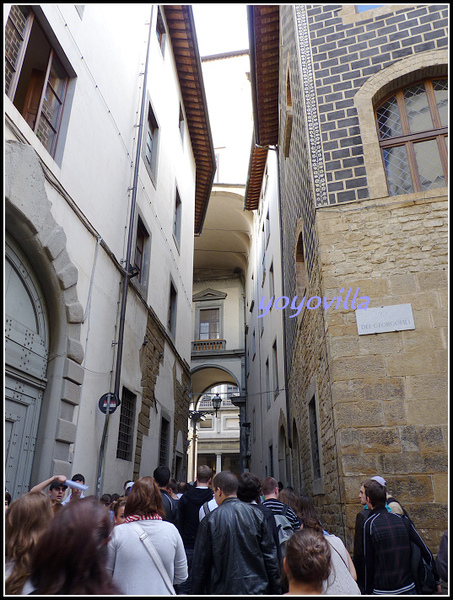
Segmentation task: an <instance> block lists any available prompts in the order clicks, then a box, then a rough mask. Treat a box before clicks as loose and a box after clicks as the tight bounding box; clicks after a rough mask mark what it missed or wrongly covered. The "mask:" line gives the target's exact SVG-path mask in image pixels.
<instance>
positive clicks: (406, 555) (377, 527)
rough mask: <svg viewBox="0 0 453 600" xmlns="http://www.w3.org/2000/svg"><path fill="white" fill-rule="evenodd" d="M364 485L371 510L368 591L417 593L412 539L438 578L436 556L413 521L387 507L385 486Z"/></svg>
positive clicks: (366, 538)
mask: <svg viewBox="0 0 453 600" xmlns="http://www.w3.org/2000/svg"><path fill="white" fill-rule="evenodd" d="M363 485H364V488H365V500H366V503H367V505H368V509H369V512H370V515H369V517H368V518H367V519H366V521H365V523H364V525H363V556H364V563H365V593H366V594H376V593H378V594H414V593H415V582H414V579H413V576H412V572H411V541H413V542H414V543H415V544H417V546H418V547H419V548H420V552H421V554H422V556H423V558H424V559H425V561H426V562H427V563H428V564H430V565H431V566H432V567H433V573H434V577H435V578H436V581H437V580H438V575H437V570H436V568H435V563H434V558H433V556H432V554H431V552H430V551H429V549H428V548H427V547H426V545H425V544H424V542H423V540H422V539H421V538H420V536H419V535H418V533H417V532H416V530H415V528H414V527H413V525H412V523H411V521H410V520H409V519H407V518H406V517H404V516H403V517H402V516H400V515H397V514H395V513H392V512H389V511H388V510H387V509H386V507H385V503H386V488H385V487H384V486H383V485H381V484H380V483H379V482H378V481H375V480H371V479H370V480H368V481H365V482H364V484H363ZM438 592H439V593H440V584H439V585H438Z"/></svg>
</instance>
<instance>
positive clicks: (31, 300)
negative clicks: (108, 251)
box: [5, 237, 49, 498]
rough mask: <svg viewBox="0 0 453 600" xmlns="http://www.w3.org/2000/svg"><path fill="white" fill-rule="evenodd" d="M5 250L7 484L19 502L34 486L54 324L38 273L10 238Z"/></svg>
mask: <svg viewBox="0 0 453 600" xmlns="http://www.w3.org/2000/svg"><path fill="white" fill-rule="evenodd" d="M5 249H6V250H5V254H6V256H5V258H6V260H5V485H6V487H7V488H8V490H9V492H10V493H11V496H12V497H13V498H17V497H18V496H19V495H21V494H23V493H25V492H27V491H28V489H29V484H30V475H31V469H32V465H33V456H34V450H35V441H36V435H37V431H38V423H39V416H40V411H41V402H42V397H43V393H44V390H45V388H46V383H47V380H46V374H47V361H48V351H49V325H48V319H47V311H46V305H45V302H44V296H43V293H42V291H41V289H40V286H39V282H38V279H37V277H36V276H35V274H34V272H33V269H32V268H31V267H30V265H29V263H28V261H27V259H26V258H25V256H24V255H23V253H22V252H21V250H20V249H19V247H18V246H17V245H16V244H15V243H14V242H13V240H12V239H11V238H9V237H8V238H7V241H6V245H5Z"/></svg>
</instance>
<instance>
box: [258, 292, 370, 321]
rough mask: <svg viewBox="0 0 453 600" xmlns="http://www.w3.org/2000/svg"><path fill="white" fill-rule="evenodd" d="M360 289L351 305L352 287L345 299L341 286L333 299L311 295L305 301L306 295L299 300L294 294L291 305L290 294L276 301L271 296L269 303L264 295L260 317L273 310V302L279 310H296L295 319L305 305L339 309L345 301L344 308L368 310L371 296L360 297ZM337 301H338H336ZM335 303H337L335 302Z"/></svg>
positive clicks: (291, 317) (313, 307)
mask: <svg viewBox="0 0 453 600" xmlns="http://www.w3.org/2000/svg"><path fill="white" fill-rule="evenodd" d="M359 290H360V288H357V289H356V291H355V293H354V296H353V297H352V301H351V305H350V306H348V302H349V297H350V295H351V292H352V288H349V289H348V293H347V294H346V296H345V297H344V300H343V296H342V294H343V293H344V288H341V290H340V295H339V296H334V297H333V298H332V300H330V301H329V300H328V299H327V298H326V297H325V296H324V297H323V298H322V299H321V297H320V296H311V297H310V298H308V300H307V301H306V302H305V298H306V297H305V296H304V297H303V298H302V300H300V301H299V299H298V297H297V296H294V298H293V300H292V302H291V305H290V299H289V298H288V296H280V297H279V298H276V300H275V302H274V296H272V297H271V299H270V300H269V302H268V303H267V304H265V303H266V297H265V296H263V297H262V298H261V300H260V304H259V307H258V310H261V311H263V314H261V315H258V317H257V318H258V319H260V318H261V317H264V316H265V315H267V313H268V312H269V311H270V310H271V308H272V304H273V305H274V308H275V309H277V310H283V309H285V308H288V307H289V308H290V309H291V310H293V311H294V314H292V315H290V316H289V318H290V319H293V318H294V317H297V315H299V314H300V312H301V311H302V309H303V308H304V306H305V307H306V308H307V309H308V310H315V309H316V308H319V307H320V306H323V307H324V310H327V309H329V308H330V307H332V308H334V309H338V308H340V306H341V303H342V302H343V306H342V308H344V310H357V309H360V310H366V309H367V308H368V305H369V303H370V298H369V297H368V296H361V297H360V298H359V297H358V296H359ZM335 301H336V303H335ZM334 303H335V304H334Z"/></svg>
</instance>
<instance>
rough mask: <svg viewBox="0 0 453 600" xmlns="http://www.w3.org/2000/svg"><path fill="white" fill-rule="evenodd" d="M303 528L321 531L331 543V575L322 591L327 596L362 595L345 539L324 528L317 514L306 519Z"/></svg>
mask: <svg viewBox="0 0 453 600" xmlns="http://www.w3.org/2000/svg"><path fill="white" fill-rule="evenodd" d="M302 528H303V529H313V530H314V531H317V532H318V533H321V534H322V535H324V537H325V539H326V541H327V542H328V543H329V545H330V555H331V570H330V574H329V577H328V578H327V579H326V580H325V581H324V582H323V584H322V593H323V594H324V595H327V596H358V595H360V589H359V586H358V585H357V574H356V571H355V568H354V563H353V562H352V559H351V556H350V554H349V552H348V551H347V549H346V547H345V545H344V543H343V541H342V540H341V539H340V538H339V537H337V536H336V535H332V534H330V533H327V532H326V531H325V530H323V528H322V525H321V524H320V521H319V519H318V517H317V516H315V517H307V518H306V519H304V521H303V522H302Z"/></svg>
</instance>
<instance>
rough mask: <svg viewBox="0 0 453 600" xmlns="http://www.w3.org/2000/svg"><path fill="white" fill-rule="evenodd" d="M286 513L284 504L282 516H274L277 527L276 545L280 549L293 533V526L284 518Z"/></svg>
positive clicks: (286, 507) (286, 508)
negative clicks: (277, 544) (278, 545)
mask: <svg viewBox="0 0 453 600" xmlns="http://www.w3.org/2000/svg"><path fill="white" fill-rule="evenodd" d="M287 512H288V505H287V504H285V506H284V508H283V512H282V514H280V515H275V514H274V519H275V524H276V525H277V534H278V543H279V544H280V547H282V548H283V546H284V544H285V543H286V542H287V541H288V540H289V538H290V537H291V536H292V535H293V533H294V529H293V526H292V525H291V523H290V522H289V520H288V517H286V513H287Z"/></svg>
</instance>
